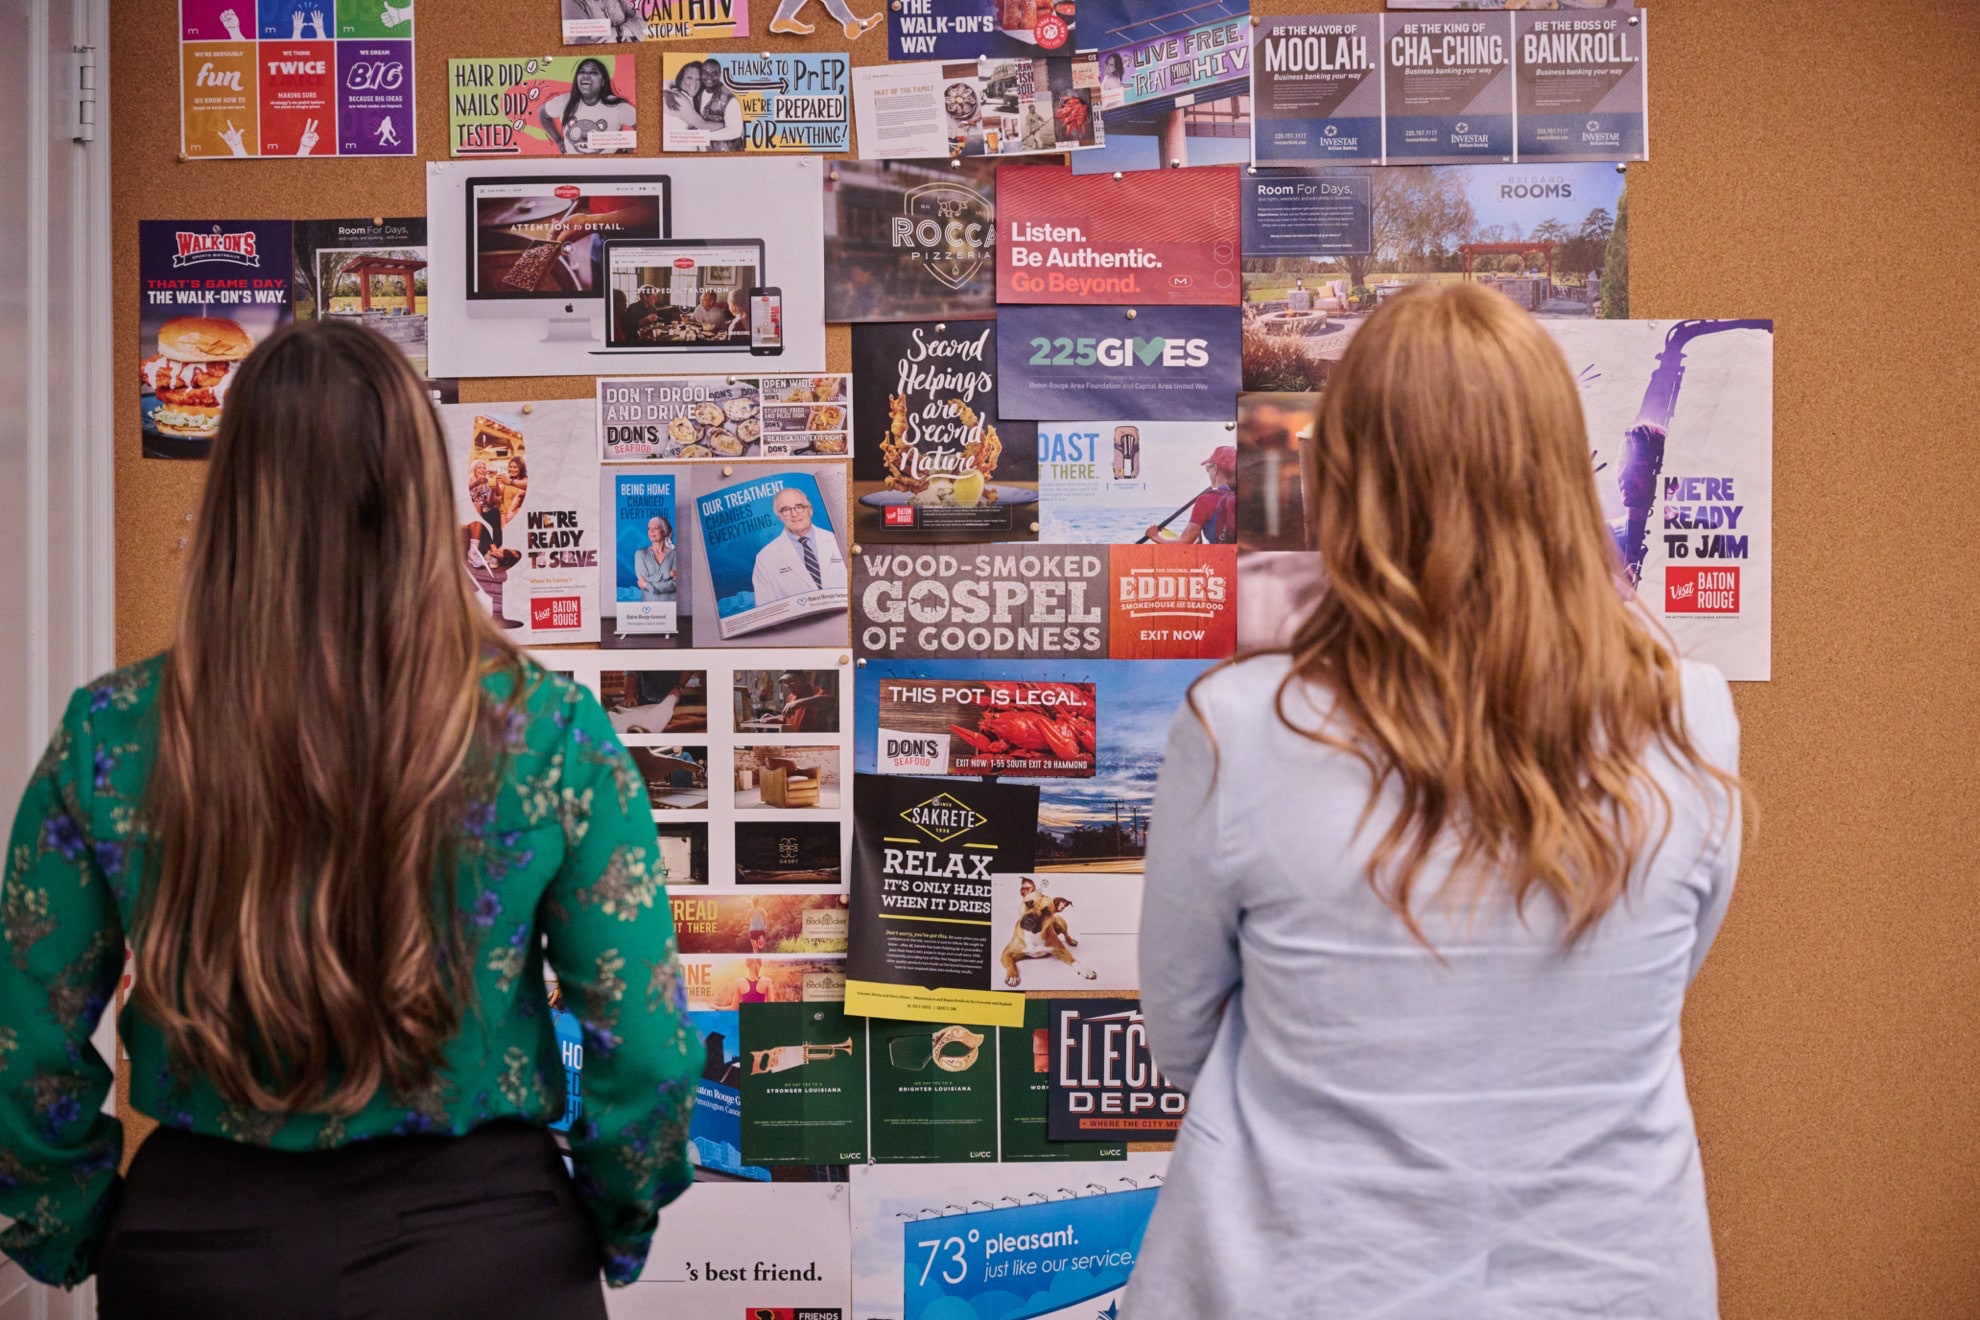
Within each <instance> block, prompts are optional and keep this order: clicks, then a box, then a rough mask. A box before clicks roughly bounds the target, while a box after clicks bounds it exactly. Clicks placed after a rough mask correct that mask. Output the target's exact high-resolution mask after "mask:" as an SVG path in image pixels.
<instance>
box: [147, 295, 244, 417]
mask: <svg viewBox="0 0 1980 1320" xmlns="http://www.w3.org/2000/svg"><path fill="white" fill-rule="evenodd" d="M157 339H158V345H157V347H158V351H157V352H156V353H154V354H152V355H151V356H150V357H147V358H145V359H144V361H143V362H141V363H140V364H139V366H138V372H139V374H140V376H141V377H142V379H143V382H144V388H145V390H146V391H147V392H149V393H151V394H153V395H155V396H156V398H157V400H158V406H157V407H156V408H155V409H152V410H150V411H148V413H147V415H146V421H147V424H148V427H149V429H152V430H155V431H157V432H158V434H159V435H161V436H171V437H178V438H182V439H188V440H200V441H207V440H211V439H212V438H213V437H214V436H215V435H218V434H219V432H220V405H221V404H223V403H225V402H226V399H227V386H228V384H229V382H231V381H232V380H233V376H234V372H235V371H236V370H238V369H239V367H240V364H241V359H242V358H245V357H246V356H247V355H248V354H249V353H250V352H252V351H253V349H254V339H253V337H252V336H251V335H249V334H248V332H247V331H246V330H245V329H244V328H243V327H242V326H241V324H240V323H239V322H238V321H232V320H228V319H226V318H224V317H213V316H181V317H177V318H175V319H173V320H170V321H167V322H165V323H164V324H163V325H161V326H159V327H158V336H157Z"/></svg>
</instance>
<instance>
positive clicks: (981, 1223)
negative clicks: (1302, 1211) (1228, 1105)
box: [852, 1152, 1169, 1320]
mask: <svg viewBox="0 0 1980 1320" xmlns="http://www.w3.org/2000/svg"><path fill="white" fill-rule="evenodd" d="M1168 1159H1169V1157H1168V1155H1167V1153H1166V1152H1135V1153H1130V1154H1129V1155H1128V1156H1127V1157H1126V1159H1125V1160H1123V1161H1121V1162H1119V1163H1115V1164H1109V1165H1108V1166H1106V1167H1105V1168H1104V1169H1097V1168H1095V1169H1082V1170H1081V1171H1080V1172H1082V1173H1087V1174H1098V1175H1100V1176H1098V1177H1087V1178H1082V1179H1080V1180H1079V1183H1080V1184H1083V1185H1075V1186H1072V1187H1069V1186H1068V1185H1067V1179H1066V1174H1067V1172H1068V1170H1067V1169H1066V1168H1065V1167H1064V1166H1063V1165H1054V1164H1041V1163H1036V1162H1031V1163H1011V1164H997V1165H987V1166H981V1165H979V1166H970V1167H967V1168H946V1169H945V1168H931V1167H928V1166H924V1165H904V1164H893V1165H887V1164H880V1165H867V1166H864V1167H861V1168H856V1169H854V1170H852V1179H853V1182H852V1191H853V1310H852V1314H853V1315H856V1316H858V1317H860V1320H951V1317H954V1320H976V1318H978V1317H981V1318H982V1320H992V1318H993V1317H1012V1318H1015V1317H1019V1316H1029V1317H1041V1318H1044V1317H1050V1318H1051V1320H1091V1317H1095V1316H1100V1317H1113V1316H1118V1315H1120V1314H1121V1311H1120V1297H1121V1291H1122V1289H1123V1288H1124V1287H1125V1286H1126V1283H1127V1278H1128V1275H1129V1273H1130V1272H1132V1270H1133V1268H1134V1263H1135V1260H1136V1258H1137V1257H1138V1256H1139V1254H1140V1251H1141V1242H1142V1235H1143V1234H1144V1232H1145V1231H1146V1230H1147V1227H1148V1216H1149V1214H1150V1212H1151V1211H1152V1210H1153V1209H1154V1204H1155V1197H1156V1189H1157V1188H1158V1187H1159V1185H1160V1176H1161V1174H1162V1173H1163V1172H1164V1171H1165V1170H1166V1169H1167V1167H1168Z"/></svg>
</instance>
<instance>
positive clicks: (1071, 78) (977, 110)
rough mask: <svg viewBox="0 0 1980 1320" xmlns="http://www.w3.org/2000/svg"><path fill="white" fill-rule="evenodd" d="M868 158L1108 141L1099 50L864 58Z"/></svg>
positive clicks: (864, 149) (856, 104) (1003, 152)
mask: <svg viewBox="0 0 1980 1320" xmlns="http://www.w3.org/2000/svg"><path fill="white" fill-rule="evenodd" d="M853 118H854V120H855V122H856V123H857V125H858V127H859V155H860V159H862V160H928V159H935V160H942V159H959V158H963V157H970V156H991V157H1008V156H1025V155H1037V154H1040V153H1045V152H1057V151H1083V150H1087V149H1089V148H1092V147H1098V146H1103V145H1105V143H1106V140H1107V134H1106V126H1105V124H1104V123H1103V122H1102V117H1101V113H1100V63H1099V56H1098V55H1097V54H1095V53H1093V52H1091V51H1089V52H1086V53H1084V54H1080V55H1072V56H1051V57H1045V56H1038V57H1032V58H1017V59H991V60H970V61H967V62H964V63H955V64H949V63H943V62H941V61H939V60H932V61H928V62H926V63H915V64H873V65H862V66H860V67H859V68H857V69H855V70H854V71H853Z"/></svg>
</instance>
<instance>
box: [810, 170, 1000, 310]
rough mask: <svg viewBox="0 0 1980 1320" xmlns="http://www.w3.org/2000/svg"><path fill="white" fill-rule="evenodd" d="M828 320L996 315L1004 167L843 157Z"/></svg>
mask: <svg viewBox="0 0 1980 1320" xmlns="http://www.w3.org/2000/svg"><path fill="white" fill-rule="evenodd" d="M825 268H826V269H827V270H829V271H831V272H832V279H831V280H830V281H829V282H828V283H827V284H826V286H825V319H826V320H827V321H924V320H937V319H940V318H942V317H953V318H957V319H968V318H981V317H988V316H994V315H995V314H996V311H997V303H996V292H997V291H996V277H997V169H996V166H995V165H994V164H992V163H990V162H988V161H981V160H972V161H961V162H957V163H956V164H955V165H954V166H953V167H950V166H944V165H940V164H937V163H936V162H933V161H905V160H903V161H859V160H838V161H834V162H832V168H831V169H830V170H829V171H827V172H826V175H825Z"/></svg>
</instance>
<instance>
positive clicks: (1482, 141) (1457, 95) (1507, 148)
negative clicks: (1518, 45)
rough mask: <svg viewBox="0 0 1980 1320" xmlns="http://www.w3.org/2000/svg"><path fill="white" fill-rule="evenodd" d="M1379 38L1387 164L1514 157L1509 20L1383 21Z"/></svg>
mask: <svg viewBox="0 0 1980 1320" xmlns="http://www.w3.org/2000/svg"><path fill="white" fill-rule="evenodd" d="M1382 38H1383V40H1382V51H1383V59H1384V61H1385V64H1384V68H1383V73H1382V80H1383V84H1382V90H1383V109H1384V117H1385V123H1384V134H1383V136H1384V147H1383V159H1384V160H1385V161H1387V162H1394V163H1397V164H1406V165H1435V164H1451V165H1464V164H1471V163H1474V162H1487V163H1490V162H1505V161H1510V160H1511V159H1512V158H1513V42H1512V19H1511V16H1509V15H1504V14H1481V15H1477V16H1473V15H1469V14H1462V15H1460V14H1432V15H1429V16H1427V17H1423V18H1417V17H1414V16H1410V17H1403V16H1399V15H1398V16H1386V17H1384V18H1383V20H1382Z"/></svg>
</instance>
